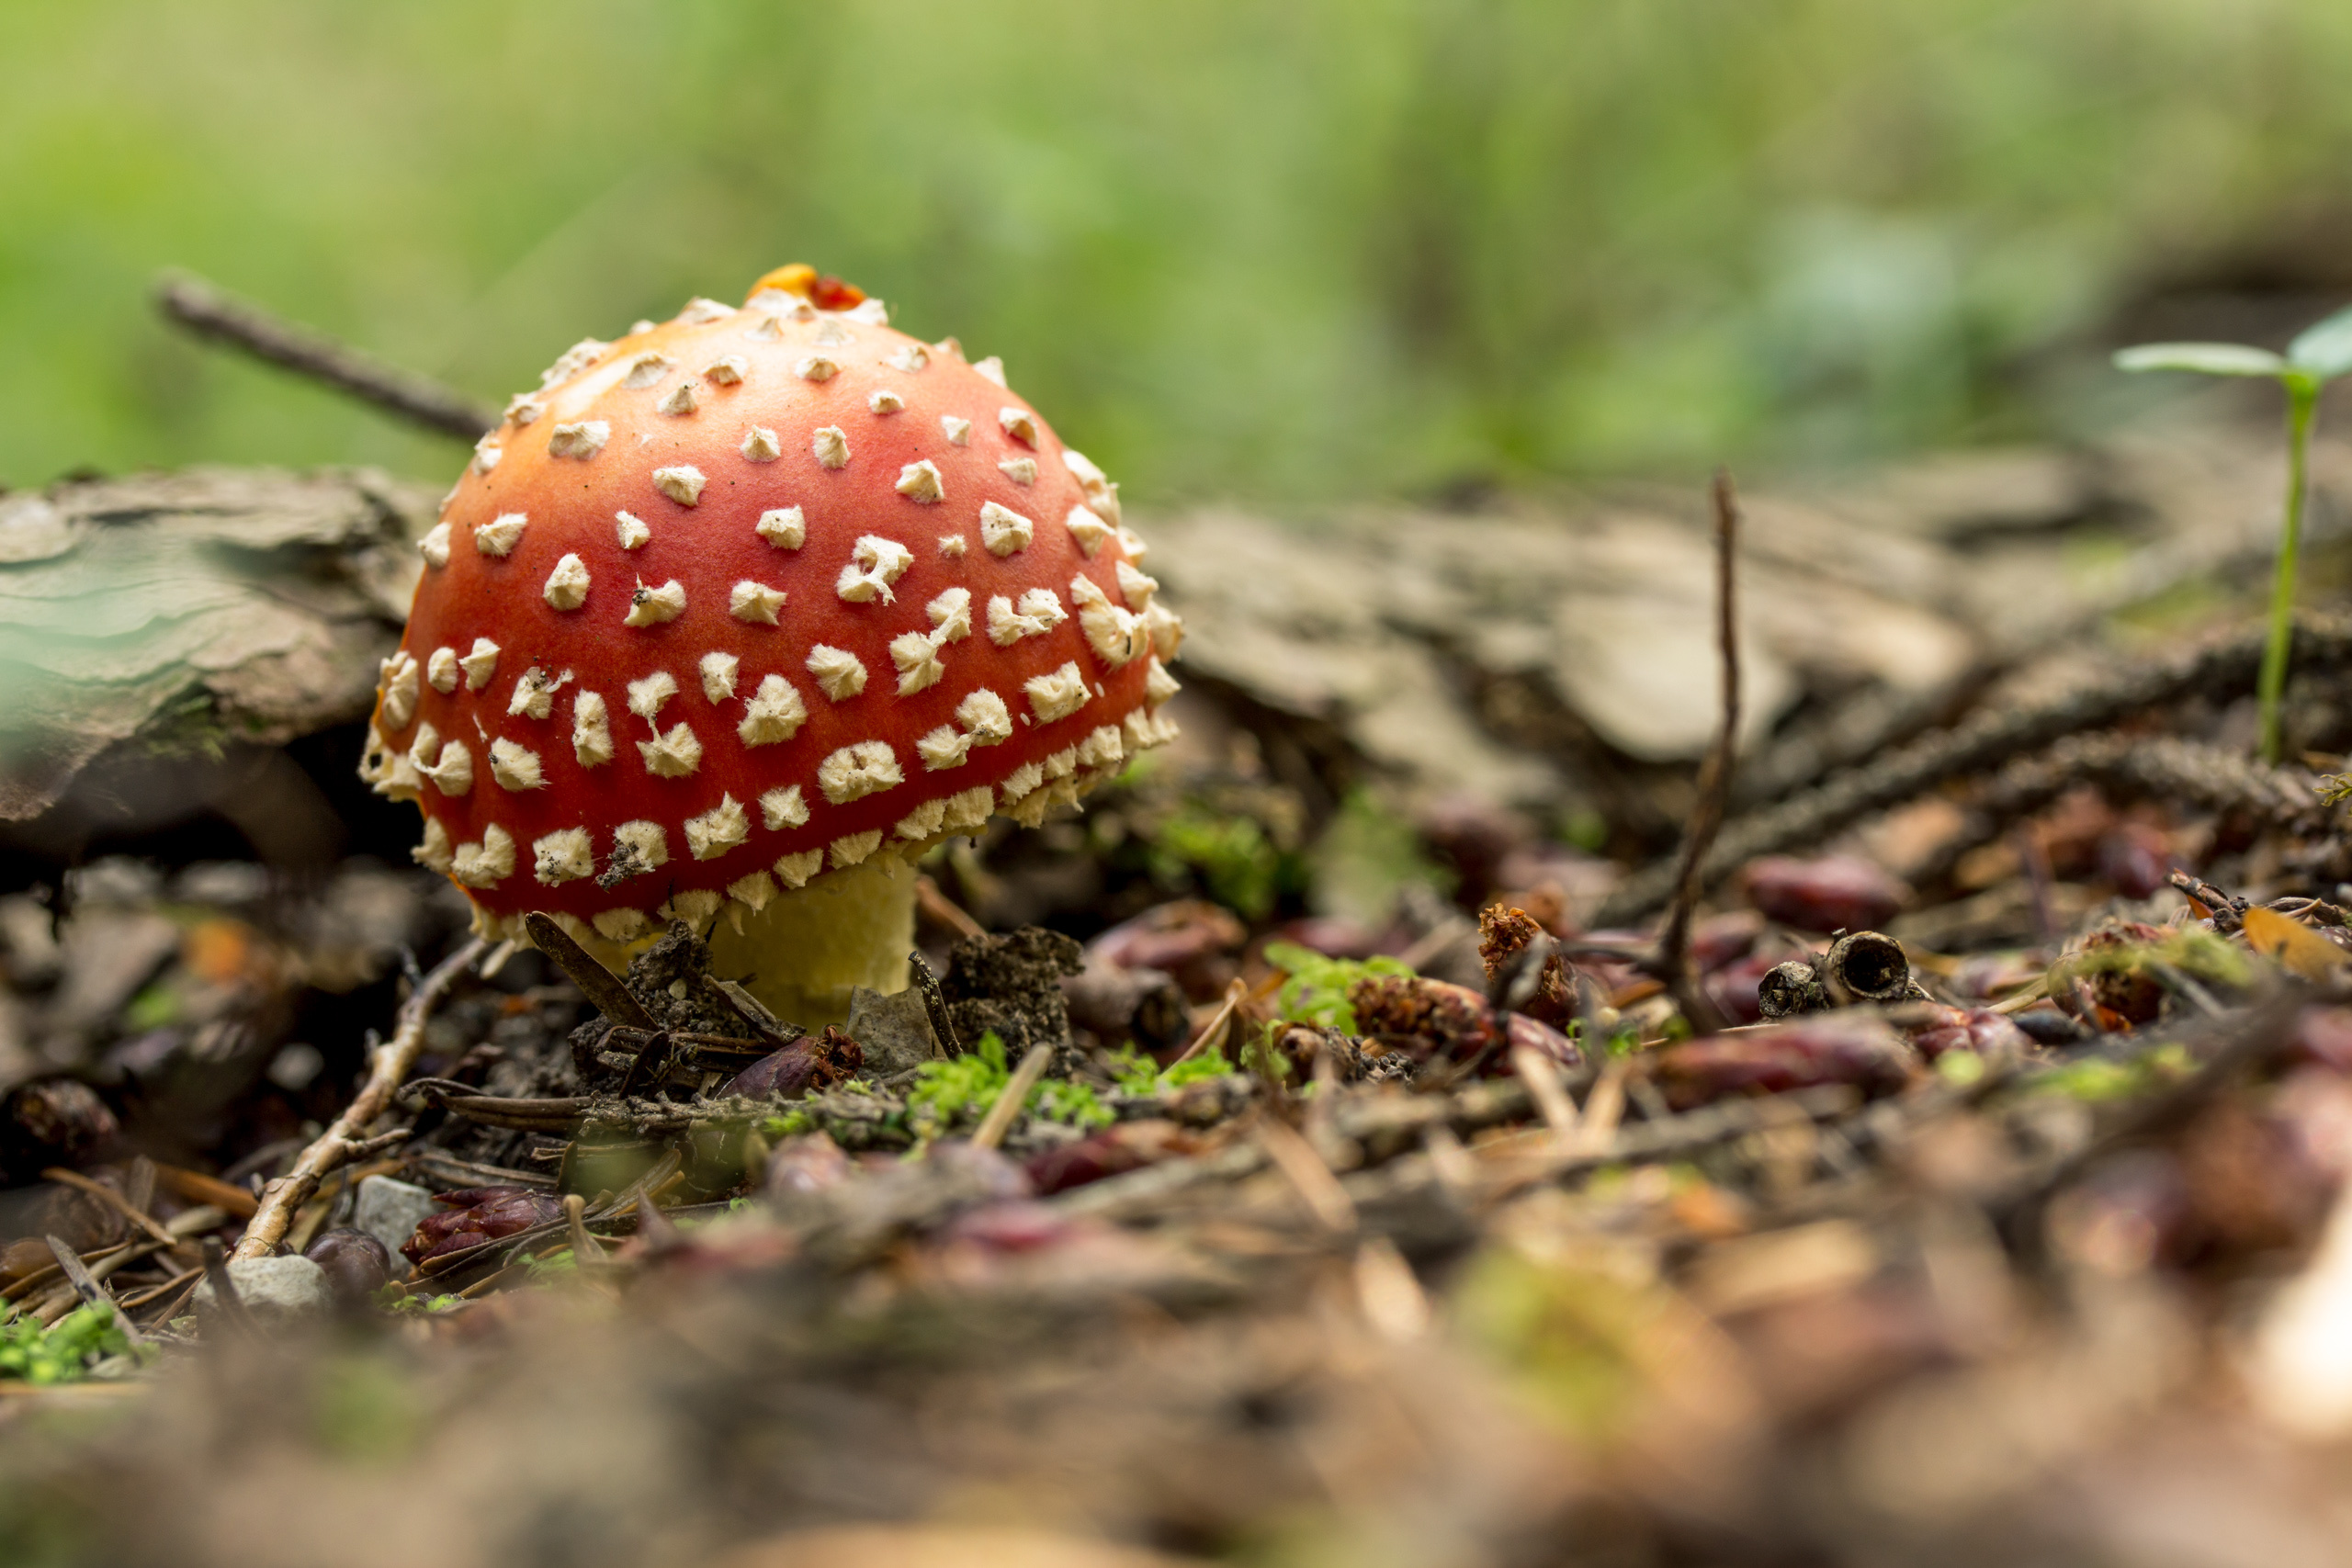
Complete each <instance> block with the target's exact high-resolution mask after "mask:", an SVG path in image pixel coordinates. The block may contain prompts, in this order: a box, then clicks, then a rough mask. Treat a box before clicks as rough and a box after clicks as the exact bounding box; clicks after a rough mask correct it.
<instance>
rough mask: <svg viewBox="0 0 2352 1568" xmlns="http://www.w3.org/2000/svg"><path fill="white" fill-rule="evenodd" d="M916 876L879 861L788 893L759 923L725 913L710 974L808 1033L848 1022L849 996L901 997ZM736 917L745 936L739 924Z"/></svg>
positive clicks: (888, 857)
mask: <svg viewBox="0 0 2352 1568" xmlns="http://www.w3.org/2000/svg"><path fill="white" fill-rule="evenodd" d="M739 913H740V914H741V915H742V930H741V931H737V930H736V929H735V917H736V915H737V914H739ZM914 941H915V868H914V867H913V866H912V865H911V864H910V863H908V862H907V861H906V860H904V859H902V858H901V857H899V855H896V854H890V853H887V852H886V853H883V854H878V855H876V856H875V857H874V858H873V859H871V860H869V861H866V862H865V863H863V864H860V865H854V866H850V867H848V868H846V869H844V870H842V871H837V872H834V873H832V874H831V875H828V876H824V877H820V879H818V881H816V882H815V883H814V884H812V885H811V886H807V887H803V888H799V889H797V890H795V891H791V892H787V893H785V894H784V895H783V896H782V897H777V898H775V899H774V900H773V901H771V902H770V903H769V904H768V906H767V907H766V908H763V909H762V910H760V911H759V912H758V913H757V914H752V913H749V912H746V911H744V910H743V909H742V907H741V905H730V906H729V908H728V910H727V912H725V913H723V914H721V915H720V916H719V917H718V922H717V923H716V924H715V925H714V926H713V927H712V928H711V932H710V964H711V970H712V972H713V973H715V974H718V975H724V976H728V977H729V978H734V977H736V976H748V978H745V979H744V981H743V986H744V988H745V989H747V990H749V991H750V992H751V993H752V995H753V996H755V997H757V998H759V999H760V1000H761V1001H763V1002H764V1003H766V1004H767V1006H768V1008H769V1009H770V1010H772V1011H773V1012H775V1015H776V1016H777V1017H779V1018H782V1019H785V1020H786V1021H790V1022H793V1023H797V1024H799V1025H800V1026H801V1027H802V1028H804V1029H809V1030H811V1031H814V1030H819V1029H822V1028H823V1027H824V1026H825V1025H826V1024H828V1023H840V1022H842V1021H844V1020H846V1019H847V1018H848V1017H849V999H850V992H851V991H852V990H853V989H854V988H855V987H860V986H864V987H867V988H869V989H871V990H876V991H881V992H884V993H886V994H887V993H888V992H892V991H903V990H905V989H906V988H907V985H908V982H909V979H910V974H909V970H908V966H907V954H908V953H909V952H910V950H912V948H913V947H914Z"/></svg>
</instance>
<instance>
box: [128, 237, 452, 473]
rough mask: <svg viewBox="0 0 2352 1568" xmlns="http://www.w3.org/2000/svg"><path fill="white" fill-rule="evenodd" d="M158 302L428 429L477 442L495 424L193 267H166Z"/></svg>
mask: <svg viewBox="0 0 2352 1568" xmlns="http://www.w3.org/2000/svg"><path fill="white" fill-rule="evenodd" d="M155 303H156V306H157V307H158V308H159V309H161V310H163V312H164V315H166V316H168V317H170V318H171V319H172V320H173V321H176V322H178V323H179V324H180V325H181V326H183V327H186V328H187V330H188V331H189V332H191V333H195V334H196V335H197V336H198V337H202V338H209V339H211V340H213V341H215V342H218V343H225V344H229V345H231V346H232V347H234V348H241V349H243V350H244V351H245V352H246V353H247V354H250V355H253V356H254V358H256V359H265V360H267V361H268V362H269V363H270V364H272V365H277V366H282V367H285V368H286V369H288V370H291V371H293V372H294V373H295V374H297V375H299V376H306V377H308V378H311V380H313V381H322V382H324V383H325V384H326V385H328V386H330V387H333V388H334V389H336V390H337V391H342V392H348V393H350V394H351V395H352V396H353V397H356V398H358V399H360V400H363V401H366V402H370V403H373V404H375V405H376V406H377V407H378V408H379V409H382V410H384V411H385V412H388V413H395V414H398V415H400V416H401V418H402V419H405V420H407V421H409V422H410V423H413V424H421V425H423V426H424V427H425V428H426V429H427V430H434V431H438V432H440V433H441V434H444V435H454V436H456V437H457V438H458V440H460V441H473V440H478V439H479V438H481V436H484V435H487V434H490V432H492V431H493V430H495V429H497V428H498V423H499V416H498V411H497V410H495V409H493V408H492V407H491V406H490V405H489V404H487V403H484V402H481V401H478V400H475V399H473V398H470V397H468V396H467V395H466V394H465V393H463V392H460V391H458V389H456V388H454V387H447V386H444V385H443V384H442V383H440V382H438V381H436V380H435V379H433V378H431V377H429V376H420V375H418V374H417V373H416V372H414V371H413V370H403V369H401V368H400V367H398V366H394V365H387V364H385V363H384V362H383V361H382V360H380V359H377V358H375V357H373V356H372V355H366V354H362V353H361V352H360V351H359V350H357V349H356V348H353V347H351V346H349V345H348V344H341V343H337V342H336V341H335V340H334V339H333V338H331V337H329V336H327V335H326V334H325V333H322V332H320V331H318V330H317V329H315V328H312V327H306V326H303V325H301V324H300V323H299V322H295V321H286V320H284V319H283V318H281V317H278V316H276V315H273V314H271V313H270V312H269V311H267V310H264V309H262V308H261V307H260V306H258V305H255V304H253V303H252V302H250V301H248V300H243V299H237V298H235V297H234V296H233V295H230V294H226V293H223V292H222V291H221V290H220V289H219V288H214V287H213V286H212V285H211V284H210V283H208V282H206V281H205V280H204V279H203V278H200V277H198V276H195V275H194V274H192V273H185V272H171V273H165V274H164V276H162V277H161V278H159V279H158V280H157V281H156V284H155Z"/></svg>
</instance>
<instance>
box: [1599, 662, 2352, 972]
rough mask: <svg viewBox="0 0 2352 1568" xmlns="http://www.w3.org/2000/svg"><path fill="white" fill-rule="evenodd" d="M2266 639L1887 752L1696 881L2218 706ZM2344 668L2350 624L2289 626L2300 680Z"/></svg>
mask: <svg viewBox="0 0 2352 1568" xmlns="http://www.w3.org/2000/svg"><path fill="white" fill-rule="evenodd" d="M2264 640H2265V634H2264V633H2262V632H2260V631H2252V632H2246V633H2244V634H2242V635H2240V636H2238V637H2232V638H2230V639H2229V640H2227V641H2225V642H2222V643H2218V644H2216V645H2214V646H2213V647H2211V648H2209V649H2203V650H2201V651H2199V652H2198V653H2196V654H2193V655H2191V656H2189V657H2188V658H2186V659H2179V660H2173V661H2171V662H2168V663H2163V664H2154V665H2150V666H2146V667H2143V668H2141V669H2137V670H2134V671H2131V672H2130V673H2128V674H2126V675H2124V676H2122V677H2120V678H2118V679H2116V680H2112V681H2109V682H2101V683H2099V684H2098V685H2096V686H2092V687H2087V688H2085V689H2083V690H2081V691H2077V692H2072V693H2069V694H2066V695H2065V696H2063V697H2060V698H2058V699H2056V700H2054V701H2052V702H2047V703H2041V704H2036V705H2030V706H2019V707H2013V708H2005V709H1987V710H1985V711H1984V712H1982V713H1979V714H1977V715H1975V716H1973V717H1971V718H1969V719H1968V720H1966V721H1965V722H1963V723H1962V724H1960V725H1958V726H1956V727H1954V728H1951V729H1949V730H1945V731H1942V732H1939V733H1938V734H1936V735H1934V736H1931V737H1929V738H1928V739H1923V740H1920V741H1917V742H1915V743H1914V744H1912V745H1910V746H1906V747H1905V748H1903V749H1902V750H1897V751H1894V752H1891V753H1889V754H1888V755H1886V756H1884V757H1883V758H1881V759H1879V760H1878V761H1874V762H1871V763H1870V764H1868V765H1867V766H1864V767H1861V768H1857V769H1855V770H1854V771H1853V772H1851V773H1840V774H1838V775H1837V776H1836V777H1834V778H1831V779H1829V780H1827V781H1826V782H1824V783H1823V784H1821V785H1820V786H1819V787H1817V788H1815V789H1813V790H1810V791H1808V792H1806V793H1805V794H1804V795H1798V796H1796V797H1795V798H1794V799H1792V800H1790V801H1788V802H1787V803H1785V804H1784V805H1781V806H1779V807H1774V808H1772V809H1771V810H1769V811H1764V812H1758V813H1756V814H1754V815H1751V816H1748V817H1744V818H1739V819H1737V820H1736V821H1734V822H1732V823H1730V824H1729V825H1728V826H1726V827H1725V829H1724V833H1723V837H1722V839H1721V840H1719V841H1718V842H1717V843H1716V845H1715V848H1714V850H1713V852H1712V853H1710V854H1709V855H1708V856H1707V857H1706V860H1705V862H1704V863H1703V866H1702V872H1701V880H1702V882H1703V883H1705V884H1707V885H1709V886H1713V885H1715V884H1718V883H1720V882H1721V881H1722V880H1723V879H1724V877H1726V876H1728V875H1730V874H1731V873H1733V872H1734V871H1736V870H1737V869H1738V868H1739V867H1740V866H1742V865H1745V864H1746V863H1747V862H1749V861H1751V860H1753V859H1755V858H1756V857H1757V856H1758V855H1767V854H1775V853H1778V852H1781V851H1783V850H1790V849H1795V848H1800V847H1804V846H1807V845H1814V844H1818V843H1820V842H1821V841H1823V840H1826V839H1827V838H1828V837H1829V836H1830V835H1832V834H1834V833H1836V832H1838V830H1840V829H1844V828H1848V827H1850V826H1851V825H1853V824H1854V823H1856V822H1858V821H1860V820H1861V819H1862V818H1865V817H1868V816H1870V815H1871V813H1873V812H1879V811H1884V810H1887V809H1889V808H1891V807H1896V806H1900V805H1902V804H1903V803H1904V802H1905V801H1907V800H1911V799H1913V798H1915V797H1917V795H1920V794H1922V793H1923V792H1925V791H1927V790H1929V789H1932V788H1934V787H1935V786H1936V785H1938V784H1945V783H1948V782H1950V781H1951V780H1953V779H1961V778H1967V777H1969V776H1971V775H1973V774H1978V773H1988V772H1990V771H1992V770H1993V769H1995V768H1997V767H1999V766H2001V765H2002V764H2003V763H2005V762H2007V761H2010V760H2011V759H2012V758H2015V757H2018V756H2019V755H2020V754H2023V753H2026V752H2030V751H2036V750H2041V748H2043V747H2046V746H2049V745H2051V744H2052V743H2053V742H2055V741H2058V740H2060V739H2064V738H2065V737H2067V736H2070V735H2075V734H2078V733H2080V732H2082V731H2084V730H2089V729H2099V728H2106V727H2108V726H2110V725H2113V724H2116V723H2118V722H2120V720H2122V719H2124V718H2126V717H2128V716H2131V715H2132V714H2134V713H2138V712H2141V711H2143V710H2145V709H2148V708H2154V707H2161V706H2163V705H2165V704H2167V703H2174V702H2177V701H2179V700H2180V699H2181V698H2183V697H2186V696H2188V695H2190V694H2198V695H2202V696H2206V697H2209V698H2212V699H2215V700H2222V701H2226V700H2227V699H2229V698H2231V697H2234V696H2240V695H2243V694H2245V693H2248V692H2251V691H2252V690H2253V689H2254V679H2255V673H2256V670H2257V669H2258V668H2259V666H2260V663H2261V660H2262V647H2263V643H2264ZM2347 667H2352V624H2347V623H2345V622H2342V621H2336V620H2322V619H2319V618H2317V617H2313V616H2305V617H2303V618H2301V620H2299V621H2298V623H2297V625H2296V627H2295V646H2294V668H2295V670H2296V671H2297V672H2298V673H2299V674H2304V675H2310V674H2316V673H2319V672H2321V671H2341V670H2344V669H2346V668H2347ZM1673 891H1674V874H1673V868H1672V867H1670V866H1657V867H1653V868H1651V869H1649V870H1647V871H1645V872H1641V873H1638V874H1635V875H1634V876H1631V877H1628V878H1627V879H1626V881H1625V883H1624V885H1623V886H1621V887H1619V888H1618V890H1617V891H1616V892H1615V893H1613V894H1611V896H1610V897H1609V898H1608V899H1607V900H1606V901H1604V902H1603V903H1602V905H1601V907H1600V910H1599V912H1598V913H1597V914H1596V915H1595V917H1594V923H1595V924H1596V925H1600V926H1613V925H1622V924H1625V923H1628V922H1631V921H1634V920H1637V919H1641V918H1642V917H1644V916H1645V915H1648V914H1651V913H1654V912H1655V911H1656V910H1657V908H1659V907H1660V906H1662V905H1663V904H1664V903H1665V902H1666V901H1667V900H1668V898H1669V897H1672V896H1673Z"/></svg>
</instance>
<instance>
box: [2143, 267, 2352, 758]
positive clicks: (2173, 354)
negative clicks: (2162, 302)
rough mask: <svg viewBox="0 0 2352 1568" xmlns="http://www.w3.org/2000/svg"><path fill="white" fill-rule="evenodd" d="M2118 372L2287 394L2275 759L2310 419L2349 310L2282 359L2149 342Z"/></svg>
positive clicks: (2273, 673)
mask: <svg viewBox="0 0 2352 1568" xmlns="http://www.w3.org/2000/svg"><path fill="white" fill-rule="evenodd" d="M2115 365H2116V368H2117V369H2119V370H2133V371H2138V370H2188V371H2194V372H2195V373H2197V374H2198V375H2200V376H2267V377H2269V378H2272V379H2274V380H2276V381H2277V382H2278V384H2279V385H2280V386H2281V387H2284V388H2285V389H2286V390H2287V516H2286V520H2285V521H2284V523H2282V524H2281V525H2280V527H2279V533H2278V574H2277V576H2276V578H2275V579H2274V581H2273V582H2272V585H2271V592H2270V637H2269V641H2268V642H2267V644H2266V645H2265V646H2264V648H2263V650H2262V678H2261V682H2260V683H2259V686H2258V688H2257V694H2258V696H2259V699H2260V702H2261V710H2262V760H2263V761H2266V762H2275V761H2278V749H2279V732H2278V707H2279V699H2280V698H2281V697H2282V696H2283V695H2284V694H2285V693H2286V690H2287V653H2288V648H2289V645H2290V643H2291V642H2292V640H2293V636H2294V621H2293V617H2294V608H2295V557H2296V554H2297V552H2298V550H2299V549H2300V548H2301V545H2302V536H2303V492H2304V489H2305V479H2306V477H2307V474H2308V471H2309V459H2310V454H2311V443H2312V420H2313V418H2314V417H2315V416H2316V415H2317V414H2318V412H2319V394H2320V389H2321V388H2323V387H2324V386H2326V385H2327V384H2328V383H2329V382H2330V381H2333V380H2335V378H2337V377H2338V376H2342V375H2344V374H2346V372H2352V309H2347V310H2338V311H2337V312H2336V313H2335V314H2334V315H2332V316H2330V317H2328V318H2327V319H2326V320H2325V321H2320V322H2318V323H2316V324H2315V325H2313V326H2310V327H2307V328H2305V329H2304V330H2303V332H2302V333H2301V335H2299V336H2298V337H2297V338H2296V339H2295V341H2294V342H2292V343H2290V344H2288V345H2287V352H2286V353H2285V354H2283V355H2278V354H2273V353H2271V352H2270V350H2268V349H2267V348H2255V347H2253V346H2251V345H2249V344H2241V343H2148V344H2141V345H2140V346H2139V347H2137V348H2127V349H2125V350H2123V351H2122V352H2121V353H2120V354H2118V355H2116V356H2115Z"/></svg>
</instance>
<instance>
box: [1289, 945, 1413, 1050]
mask: <svg viewBox="0 0 2352 1568" xmlns="http://www.w3.org/2000/svg"><path fill="white" fill-rule="evenodd" d="M1266 962H1267V963H1269V964H1274V965H1276V966H1277V967H1279V968H1282V969H1285V970H1287V971H1289V974H1290V978H1288V979H1286V980H1284V981H1283V986H1282V989H1281V990H1279V991H1277V992H1276V993H1275V994H1274V1012H1275V1016H1276V1018H1277V1019H1278V1020H1279V1021H1288V1022H1294V1023H1310V1024H1313V1025H1315V1026H1316V1027H1317V1028H1320V1029H1342V1030H1345V1031H1346V1032H1349V1033H1350V1034H1353V1033H1354V1032H1356V1015H1355V1010H1354V1009H1353V1008H1351V1007H1350V1006H1349V1005H1348V987H1350V986H1352V985H1354V984H1355V983H1356V982H1357V981H1358V980H1361V979H1363V977H1364V976H1368V975H1398V976H1410V975H1411V974H1412V973H1413V970H1412V966H1411V965H1409V964H1405V963H1403V962H1401V961H1400V960H1397V959H1394V958H1364V959H1355V958H1326V957H1324V956H1323V954H1321V953H1314V952H1310V951H1308V950H1307V949H1306V948H1304V947H1300V946H1298V945H1297V944H1296V943H1295V942H1268V943H1267V944H1266Z"/></svg>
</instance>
